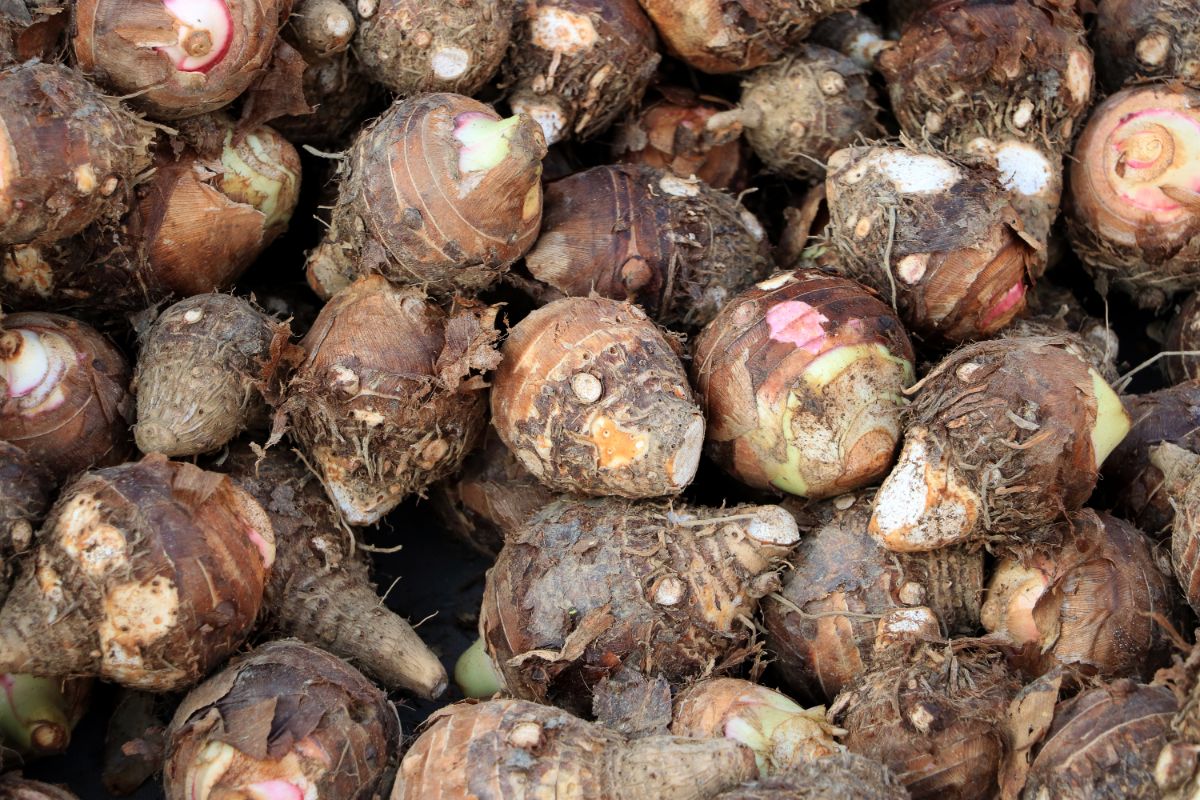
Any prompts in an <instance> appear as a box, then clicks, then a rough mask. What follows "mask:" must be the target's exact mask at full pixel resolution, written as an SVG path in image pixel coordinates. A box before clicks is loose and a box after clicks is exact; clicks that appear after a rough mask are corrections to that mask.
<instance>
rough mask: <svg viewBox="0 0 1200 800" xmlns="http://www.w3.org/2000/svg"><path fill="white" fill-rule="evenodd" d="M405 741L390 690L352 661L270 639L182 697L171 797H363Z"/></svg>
mask: <svg viewBox="0 0 1200 800" xmlns="http://www.w3.org/2000/svg"><path fill="white" fill-rule="evenodd" d="M399 739H400V725H399V722H398V721H397V718H396V711H395V709H394V708H393V707H392V704H391V703H389V702H388V699H387V696H386V695H385V694H384V693H383V692H381V691H380V690H379V689H378V688H376V687H375V685H374V684H372V683H371V682H370V681H368V680H367V679H366V678H364V677H363V676H362V674H361V673H360V672H358V671H357V670H355V669H354V668H353V667H351V666H350V665H349V664H347V663H346V662H344V661H342V660H341V659H339V658H336V657H334V656H331V655H329V654H328V653H326V652H325V651H323V650H319V649H317V648H315V647H311V646H309V645H306V644H302V643H300V642H296V641H290V640H285V641H279V642H271V643H269V644H265V645H263V646H262V647H259V648H258V649H256V650H254V651H252V652H251V653H249V654H248V655H246V656H243V657H241V658H239V659H237V660H235V661H233V662H232V663H230V665H229V666H227V667H226V668H225V669H224V670H222V671H221V672H218V673H217V674H216V675H214V676H213V677H211V678H209V679H208V680H207V681H205V682H204V683H202V684H200V685H199V686H197V687H196V688H195V689H193V690H192V691H191V693H190V694H188V696H187V697H185V698H184V700H183V703H182V704H181V705H180V706H179V710H177V711H176V712H175V717H174V719H172V720H171V726H170V728H169V729H168V731H167V747H168V752H167V762H166V767H165V769H164V783H165V787H166V796H167V800H185V798H186V800H209V798H213V800H216V799H217V798H221V797H257V798H284V797H286V798H293V797H294V798H304V797H324V798H344V799H345V800H366V798H370V797H374V796H376V795H375V794H374V793H375V792H376V790H377V789H378V785H379V783H380V781H381V779H382V777H383V773H384V770H385V769H386V768H387V766H388V762H389V761H390V760H391V757H392V755H393V753H394V752H395V749H396V747H397V746H398V743H399Z"/></svg>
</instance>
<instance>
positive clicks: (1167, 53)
mask: <svg viewBox="0 0 1200 800" xmlns="http://www.w3.org/2000/svg"><path fill="white" fill-rule="evenodd" d="M1097 7H1098V12H1099V13H1098V14H1097V16H1096V25H1095V28H1093V30H1092V46H1093V48H1094V49H1095V50H1096V52H1098V53H1103V54H1104V57H1103V58H1101V59H1098V60H1097V62H1096V73H1097V74H1098V76H1099V78H1100V80H1101V82H1103V83H1104V86H1105V88H1106V89H1108V90H1109V91H1110V92H1115V91H1117V90H1118V89H1120V88H1121V87H1122V86H1123V85H1124V84H1127V83H1129V82H1130V81H1131V80H1132V79H1133V78H1135V77H1139V78H1169V77H1172V76H1174V77H1178V78H1181V79H1183V80H1185V81H1191V82H1193V83H1195V82H1197V81H1200V16H1198V15H1197V14H1196V13H1195V12H1196V9H1195V8H1194V7H1192V6H1191V5H1190V4H1189V3H1188V2H1186V0H1182V1H1181V0H1100V2H1099V3H1098V4H1097Z"/></svg>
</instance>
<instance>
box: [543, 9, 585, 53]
mask: <svg viewBox="0 0 1200 800" xmlns="http://www.w3.org/2000/svg"><path fill="white" fill-rule="evenodd" d="M530 29H531V33H532V37H531V38H532V40H533V43H534V45H535V46H537V47H540V48H542V49H543V50H550V51H551V52H559V53H562V54H563V55H575V54H577V53H582V52H584V51H586V50H589V49H590V48H591V47H592V45H594V44H595V43H596V40H597V39H599V36H598V34H597V33H596V27H595V26H594V25H592V20H591V18H590V17H588V16H587V15H586V14H576V13H574V12H571V11H567V10H566V9H563V8H555V7H554V6H547V5H544V6H542V7H540V8H539V9H538V11H537V14H536V16H534V18H533V21H532V23H530Z"/></svg>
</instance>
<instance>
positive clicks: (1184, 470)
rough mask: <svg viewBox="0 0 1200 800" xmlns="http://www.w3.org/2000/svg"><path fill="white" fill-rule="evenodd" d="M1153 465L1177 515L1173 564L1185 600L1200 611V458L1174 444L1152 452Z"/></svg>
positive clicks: (1173, 523) (1157, 446)
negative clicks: (1159, 473) (1160, 475)
mask: <svg viewBox="0 0 1200 800" xmlns="http://www.w3.org/2000/svg"><path fill="white" fill-rule="evenodd" d="M1150 463H1151V464H1153V465H1154V466H1155V467H1156V468H1157V469H1158V470H1159V471H1160V472H1161V473H1162V476H1163V480H1162V487H1161V491H1162V492H1163V493H1164V494H1165V495H1166V496H1167V499H1168V501H1169V502H1170V504H1171V508H1173V509H1174V511H1175V517H1174V520H1173V521H1172V522H1171V564H1172V566H1173V567H1174V568H1175V578H1176V580H1178V581H1179V586H1180V588H1182V589H1183V596H1184V597H1185V598H1186V599H1187V601H1188V604H1189V605H1190V606H1191V607H1192V608H1193V609H1197V608H1200V456H1197V455H1196V454H1195V453H1192V452H1191V451H1189V450H1185V449H1183V448H1182V447H1178V446H1176V445H1174V444H1171V443H1169V442H1168V443H1164V444H1159V445H1156V446H1154V447H1152V448H1151V449H1150Z"/></svg>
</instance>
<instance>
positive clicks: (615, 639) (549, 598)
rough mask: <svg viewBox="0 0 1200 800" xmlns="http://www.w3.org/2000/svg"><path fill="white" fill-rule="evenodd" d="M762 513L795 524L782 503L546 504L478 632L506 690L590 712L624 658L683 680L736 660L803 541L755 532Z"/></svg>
mask: <svg viewBox="0 0 1200 800" xmlns="http://www.w3.org/2000/svg"><path fill="white" fill-rule="evenodd" d="M764 515H770V516H769V517H767V518H768V519H770V520H771V521H772V524H778V525H780V526H782V525H783V524H785V523H791V522H792V521H791V520H790V518H788V519H786V520H784V519H783V518H784V517H787V515H786V512H784V511H783V510H782V509H780V508H778V507H775V506H763V507H753V506H736V507H732V508H728V509H724V510H717V509H706V508H700V507H695V506H681V505H678V504H677V505H675V506H674V507H673V508H672V507H670V506H664V505H657V504H645V503H643V504H633V503H630V502H627V501H620V500H615V499H600V500H589V501H560V502H556V503H554V504H552V505H550V506H547V507H546V508H545V509H543V510H542V511H541V512H539V513H538V514H537V515H535V516H534V517H533V518H532V519H531V520H530V521H529V522H528V523H526V525H525V527H524V528H523V529H522V530H521V531H519V532H518V533H517V534H516V535H515V536H513V537H511V538H510V539H509V540H508V541H507V542H506V543H505V545H504V549H503V550H501V551H500V556H499V557H498V558H497V560H496V564H495V566H494V567H493V568H492V569H491V570H490V571H489V572H488V575H487V583H486V586H485V589H484V595H483V608H482V610H481V611H480V617H479V633H480V636H481V637H482V638H483V640H484V646H485V648H486V649H487V652H488V655H489V656H490V657H491V659H492V663H493V664H494V666H495V667H496V669H497V671H498V672H499V673H500V674H501V675H502V676H503V677H504V681H505V683H506V686H507V689H508V691H509V692H510V693H511V694H513V695H514V696H516V697H521V698H525V699H529V700H537V701H539V702H550V701H553V702H554V703H555V704H557V705H560V706H562V707H564V708H568V709H575V710H578V711H580V712H581V713H582V712H584V711H586V710H587V709H590V708H591V704H592V703H591V700H592V698H591V692H592V688H591V687H594V686H595V685H596V684H597V683H598V682H599V681H600V679H601V678H604V677H605V676H607V675H611V674H614V673H615V672H616V671H618V670H619V669H620V668H621V667H622V665H624V666H626V667H629V668H631V669H633V670H636V671H638V672H641V673H642V674H643V675H645V676H646V677H653V676H662V677H664V678H666V679H667V680H668V681H671V682H672V683H674V684H679V683H682V682H686V681H689V680H691V679H694V678H698V677H701V676H706V675H710V674H714V673H720V672H722V671H725V670H728V669H731V668H733V667H735V666H736V665H737V664H739V663H740V662H741V661H742V660H743V659H745V658H746V657H747V656H748V655H750V654H751V653H753V652H754V651H755V649H756V648H755V646H754V642H753V636H754V631H753V628H752V626H751V625H750V617H751V616H752V615H753V613H754V609H755V607H756V606H757V604H758V598H760V597H762V596H763V595H765V594H766V593H768V592H770V591H774V590H775V589H776V588H778V585H779V579H778V576H777V574H776V572H775V569H776V568H777V566H778V564H777V561H778V559H780V558H782V557H783V556H784V555H786V553H787V551H788V549H789V548H790V546H791V544H793V543H794V541H795V536H794V535H793V536H792V542H788V543H785V544H773V543H769V542H767V543H764V542H761V541H759V540H757V539H755V538H753V537H752V536H751V535H750V531H753V530H755V528H754V525H755V524H756V523H757V524H760V525H761V524H763V523H762V522H760V521H759V520H760V519H761V518H763V517H764ZM777 519H778V520H779V522H778V523H776V522H775V521H776V520H777Z"/></svg>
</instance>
